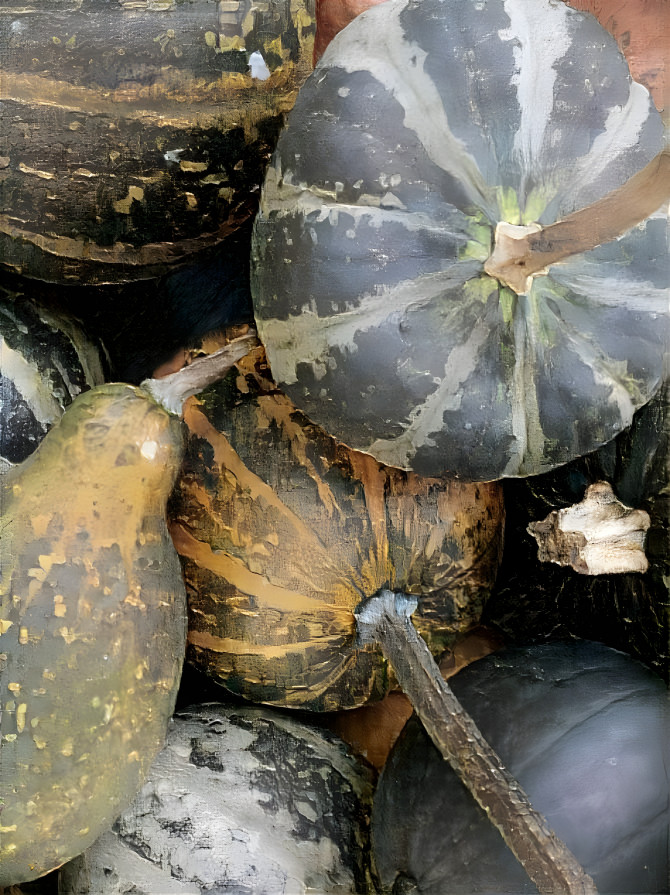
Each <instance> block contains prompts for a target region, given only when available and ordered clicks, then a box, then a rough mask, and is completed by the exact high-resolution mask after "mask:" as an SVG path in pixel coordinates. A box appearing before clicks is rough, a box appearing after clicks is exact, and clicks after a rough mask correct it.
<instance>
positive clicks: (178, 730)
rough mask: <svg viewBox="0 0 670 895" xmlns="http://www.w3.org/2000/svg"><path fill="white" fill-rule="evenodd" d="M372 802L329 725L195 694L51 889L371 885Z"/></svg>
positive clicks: (335, 892) (336, 893)
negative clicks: (129, 796) (198, 702)
mask: <svg viewBox="0 0 670 895" xmlns="http://www.w3.org/2000/svg"><path fill="white" fill-rule="evenodd" d="M371 808H372V774H371V772H370V770H369V769H368V768H366V767H365V766H364V765H362V764H360V763H358V762H356V761H355V760H354V759H353V758H352V757H351V755H350V754H349V753H348V752H347V750H346V749H345V747H344V745H343V743H341V742H340V741H338V740H337V738H336V737H334V736H333V735H332V734H330V735H329V734H328V733H326V732H325V731H322V730H319V729H317V728H315V727H312V726H310V725H308V724H305V723H302V722H300V721H295V720H293V719H291V718H286V717H283V716H282V715H281V714H279V713H273V712H272V711H270V710H269V709H261V708H241V707H235V706H229V705H219V704H207V705H202V706H191V707H190V708H185V709H183V710H181V711H179V712H177V714H176V715H175V717H174V718H173V720H172V722H171V725H170V729H169V731H168V735H167V740H166V744H165V747H164V749H163V750H162V752H161V753H160V754H159V755H158V757H157V758H156V760H155V761H154V763H153V765H152V767H151V770H150V772H149V775H148V778H147V780H146V782H145V784H144V786H143V787H142V790H141V792H140V793H139V794H138V796H137V798H136V799H135V801H134V803H133V804H132V805H131V806H130V807H129V808H128V809H127V810H126V811H124V812H123V814H122V815H121V817H120V818H119V819H118V821H117V822H116V824H115V825H114V829H113V831H111V830H110V831H109V832H108V833H106V834H105V835H104V836H103V837H102V838H101V839H99V840H98V842H96V843H95V844H94V845H93V846H92V847H91V848H90V849H89V850H88V851H87V852H86V853H85V854H84V855H82V856H81V857H80V858H78V859H76V860H75V861H73V862H72V863H71V864H70V865H69V866H67V867H66V868H64V870H63V871H62V872H61V879H60V886H59V893H60V895H80V893H83V892H86V893H93V892H95V895H122V893H124V892H128V891H132V892H133V893H135V895H171V893H174V895H177V893H182V895H186V893H188V895H196V893H202V895H206V893H212V892H222V893H223V892H235V893H243V892H249V893H251V892H253V893H254V895H298V893H301V895H302V893H308V892H323V893H326V892H327V893H328V895H351V893H354V892H359V893H368V892H370V891H372V888H371V886H370V875H371V874H370V844H369V836H368V823H369V813H370V810H371Z"/></svg>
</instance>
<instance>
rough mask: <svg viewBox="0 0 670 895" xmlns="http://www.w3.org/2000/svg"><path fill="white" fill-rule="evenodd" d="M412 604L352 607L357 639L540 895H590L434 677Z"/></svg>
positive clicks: (386, 601) (379, 597)
mask: <svg viewBox="0 0 670 895" xmlns="http://www.w3.org/2000/svg"><path fill="white" fill-rule="evenodd" d="M416 605H417V601H416V599H415V598H413V597H408V596H406V595H405V594H401V593H392V592H391V591H388V590H384V591H380V592H379V593H378V594H376V595H375V596H374V597H371V598H370V599H369V600H366V601H365V602H364V603H362V604H361V606H359V608H358V610H357V612H356V613H355V615H356V621H357V624H358V635H359V639H360V640H361V642H363V643H376V644H378V645H379V646H380V647H381V650H382V652H383V653H384V656H385V657H386V658H387V659H388V661H389V662H390V664H391V666H392V667H393V670H394V672H395V674H396V677H397V679H398V682H399V684H400V686H401V687H402V689H403V691H404V692H405V695H406V696H407V697H408V698H409V700H410V702H411V703H412V705H413V707H414V710H415V711H416V713H417V715H418V716H419V719H420V720H421V723H422V724H423V726H424V727H425V729H426V731H427V733H428V734H429V736H430V737H431V739H432V740H433V742H434V743H435V745H436V746H437V748H438V749H439V750H440V752H441V753H442V755H443V756H444V757H445V758H446V759H447V761H448V762H449V764H450V765H451V766H452V768H453V769H454V770H455V771H456V773H457V774H458V776H459V777H460V779H461V780H462V781H463V783H464V784H465V785H466V786H467V788H468V789H469V790H470V792H471V793H472V795H473V796H474V798H475V800H476V801H477V803H478V804H479V805H480V806H481V808H483V809H484V811H485V812H486V814H487V815H488V816H489V819H490V820H491V822H492V823H493V824H494V825H495V826H496V827H497V829H498V830H499V832H500V833H501V835H502V837H503V839H504V840H505V842H506V843H507V845H508V847H509V848H510V850H511V851H512V853H513V854H514V855H515V857H516V858H517V860H518V861H519V862H520V864H521V865H522V867H523V868H524V870H525V871H526V873H527V874H528V876H529V877H530V879H531V880H532V881H533V882H534V883H535V885H536V886H537V888H538V890H539V892H540V893H547V895H549V893H551V895H597V890H596V888H595V885H594V883H593V880H592V879H591V877H590V876H588V874H586V873H585V871H584V870H583V868H582V867H581V866H580V864H579V863H578V861H577V859H576V858H575V857H574V855H573V854H572V853H571V852H570V851H569V850H568V848H567V847H566V846H565V844H564V843H563V842H562V841H561V840H560V839H558V837H557V836H556V835H555V834H554V833H553V832H552V831H551V830H550V829H549V827H548V825H547V822H546V820H545V819H544V818H543V817H542V815H541V814H539V813H538V812H537V811H535V809H534V808H533V806H532V805H531V803H530V800H529V799H528V796H527V795H526V794H525V793H524V792H523V790H522V789H521V786H520V785H519V783H518V782H517V781H516V780H515V779H514V777H512V775H511V774H510V773H509V772H508V771H507V770H506V768H505V767H504V766H503V763H502V761H501V760H500V758H499V757H498V756H497V755H496V753H495V752H494V751H493V749H491V747H490V746H489V744H488V743H487V742H486V740H485V739H484V737H483V736H482V734H481V732H480V731H479V729H478V728H477V726H476V724H475V722H474V721H473V720H472V718H471V717H470V716H469V715H468V713H467V712H466V711H465V709H464V708H463V707H462V705H461V704H460V702H459V701H458V699H457V698H456V696H455V695H454V693H453V691H452V690H451V688H450V687H449V685H448V683H447V682H446V681H445V680H444V678H443V677H442V675H441V674H440V673H439V669H438V666H437V664H436V663H435V661H434V659H433V657H432V655H431V653H430V650H429V649H428V647H427V645H426V643H425V641H424V640H423V638H422V637H421V636H420V635H419V633H418V632H417V630H416V629H415V627H414V625H413V624H412V622H411V619H410V616H411V614H412V612H413V611H414V610H415V609H416Z"/></svg>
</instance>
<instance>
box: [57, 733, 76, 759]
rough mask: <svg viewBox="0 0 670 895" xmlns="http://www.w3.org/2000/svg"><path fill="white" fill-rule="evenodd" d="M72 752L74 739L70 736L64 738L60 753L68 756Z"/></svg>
mask: <svg viewBox="0 0 670 895" xmlns="http://www.w3.org/2000/svg"><path fill="white" fill-rule="evenodd" d="M73 752H74V739H73V738H72V737H70V739H68V740H66V741H65V743H64V745H63V748H62V749H61V750H60V754H61V755H64V756H65V758H70V756H71V755H72V753H73Z"/></svg>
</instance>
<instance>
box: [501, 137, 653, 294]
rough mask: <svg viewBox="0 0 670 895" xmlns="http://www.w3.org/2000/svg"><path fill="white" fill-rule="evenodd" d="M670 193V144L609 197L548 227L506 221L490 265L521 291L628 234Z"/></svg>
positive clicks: (506, 283) (511, 285) (503, 223)
mask: <svg viewBox="0 0 670 895" xmlns="http://www.w3.org/2000/svg"><path fill="white" fill-rule="evenodd" d="M668 199H670V149H664V150H663V151H662V152H660V153H659V154H658V155H657V156H656V157H655V158H654V159H652V161H651V162H649V164H648V165H646V167H644V168H643V169H642V170H641V171H639V172H638V173H637V174H635V175H633V177H631V178H630V180H627V181H626V183H624V184H623V185H622V186H620V187H619V188H618V189H616V190H613V191H612V192H611V193H609V194H608V195H607V196H605V197H604V198H603V199H599V200H598V201H597V202H594V203H593V205H589V206H587V207H586V208H582V209H581V210H580V211H576V212H575V213H574V214H571V215H570V216H569V217H567V218H565V220H563V221H558V222H557V223H556V224H550V225H549V226H548V227H539V226H538V225H530V226H528V227H518V226H514V225H512V224H507V223H505V222H501V223H500V224H498V228H497V230H496V242H495V247H494V250H493V253H492V254H491V257H490V258H489V259H488V261H487V262H486V264H485V265H484V270H485V271H486V272H487V273H488V274H490V275H491V276H493V277H496V278H497V279H498V280H500V281H501V282H503V283H504V284H505V285H507V286H509V287H510V288H511V289H513V290H514V291H515V292H517V293H518V294H523V293H524V292H527V291H528V288H529V287H530V281H531V279H532V277H533V276H534V275H535V274H538V273H542V272H544V271H546V269H547V268H548V267H549V265H551V264H555V263H556V262H557V261H562V260H563V259H565V258H569V257H570V256H571V255H578V254H581V253H582V252H587V251H589V250H590V249H594V248H595V247H596V246H599V245H603V244H604V243H606V242H611V241H612V240H613V239H617V238H618V237H619V236H622V235H623V234H624V233H626V232H627V231H628V230H630V229H631V228H632V227H634V226H636V224H639V223H640V222H641V221H644V220H645V219H646V218H648V217H649V215H651V214H653V213H654V212H655V211H656V210H657V209H659V208H660V207H661V205H663V203H664V202H667V201H668Z"/></svg>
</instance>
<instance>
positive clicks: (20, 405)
mask: <svg viewBox="0 0 670 895" xmlns="http://www.w3.org/2000/svg"><path fill="white" fill-rule="evenodd" d="M104 361H105V356H104V352H103V351H102V349H101V347H100V346H98V345H96V344H95V343H94V342H93V341H92V340H91V339H90V338H89V337H88V336H87V335H86V333H85V332H84V331H83V330H82V329H81V327H80V326H79V325H78V324H77V323H76V322H75V321H74V320H71V319H69V318H67V317H65V316H64V315H62V314H59V313H58V312H55V311H52V310H47V309H46V308H44V307H42V306H40V305H39V304H36V303H35V302H33V301H31V299H30V298H28V297H27V296H25V295H23V294H22V293H20V292H16V291H14V290H11V289H7V288H4V287H0V471H2V470H4V469H7V468H8V467H11V466H12V465H14V464H16V463H21V461H23V460H25V459H26V457H28V456H29V455H30V454H31V453H32V452H33V451H34V450H35V448H36V447H37V445H38V444H39V442H40V441H41V440H42V438H43V437H44V435H46V433H47V431H48V430H49V429H50V428H51V426H52V425H53V424H54V423H55V422H56V421H57V420H59V419H60V418H61V416H62V415H63V411H64V410H65V408H66V407H68V406H69V405H70V404H71V403H72V401H73V399H74V398H75V397H76V396H77V395H78V394H80V393H81V392H82V391H85V390H86V389H88V388H90V387H92V386H95V385H101V384H102V383H103V382H104V380H105V363H104Z"/></svg>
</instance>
